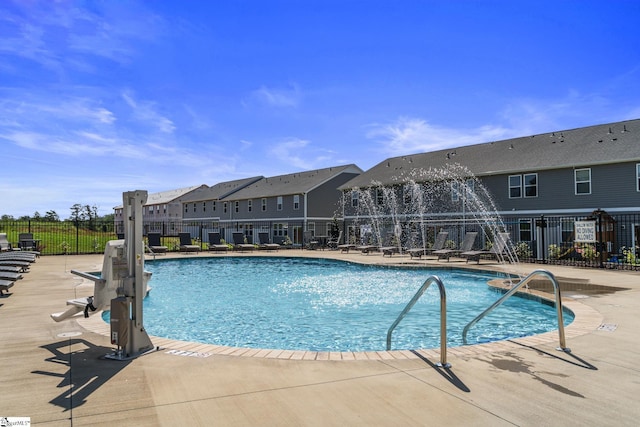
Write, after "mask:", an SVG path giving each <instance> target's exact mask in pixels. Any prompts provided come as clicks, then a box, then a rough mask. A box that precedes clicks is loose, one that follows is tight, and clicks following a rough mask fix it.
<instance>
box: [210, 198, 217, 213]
mask: <svg viewBox="0 0 640 427" xmlns="http://www.w3.org/2000/svg"><path fill="white" fill-rule="evenodd" d="M212 204H213V207H212V208H211V209H212V210H213V211H214V212H215V211H216V201H215V200H214V201H213V202H212Z"/></svg>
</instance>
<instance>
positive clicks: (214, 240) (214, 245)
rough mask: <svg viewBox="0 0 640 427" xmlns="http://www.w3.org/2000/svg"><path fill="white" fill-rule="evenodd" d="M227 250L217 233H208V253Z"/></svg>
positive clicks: (227, 247)
mask: <svg viewBox="0 0 640 427" xmlns="http://www.w3.org/2000/svg"><path fill="white" fill-rule="evenodd" d="M228 250H229V246H227V245H225V244H224V243H222V240H221V239H220V233H219V232H216V231H213V232H211V233H209V252H211V251H213V252H227V251H228Z"/></svg>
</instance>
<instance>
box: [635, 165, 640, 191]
mask: <svg viewBox="0 0 640 427" xmlns="http://www.w3.org/2000/svg"><path fill="white" fill-rule="evenodd" d="M636 191H640V163H636Z"/></svg>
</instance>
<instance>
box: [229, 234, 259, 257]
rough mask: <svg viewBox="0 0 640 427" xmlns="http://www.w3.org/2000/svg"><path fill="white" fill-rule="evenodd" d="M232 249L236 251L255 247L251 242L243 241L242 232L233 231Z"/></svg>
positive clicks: (249, 249)
mask: <svg viewBox="0 0 640 427" xmlns="http://www.w3.org/2000/svg"><path fill="white" fill-rule="evenodd" d="M233 249H235V250H237V251H241V252H243V251H252V250H254V249H255V247H254V246H253V245H252V244H251V243H245V242H244V233H243V232H237V233H233Z"/></svg>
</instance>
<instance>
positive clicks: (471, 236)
mask: <svg viewBox="0 0 640 427" xmlns="http://www.w3.org/2000/svg"><path fill="white" fill-rule="evenodd" d="M477 236H478V233H477V232H475V231H471V232H468V233H467V234H465V235H464V239H463V240H462V244H461V245H460V249H440V250H437V251H433V254H434V255H437V256H438V259H439V260H440V259H444V258H446V259H447V262H449V258H450V257H452V256H456V255H458V254H461V253H462V252H469V251H470V250H471V249H473V245H474V243H475V242H476V237H477Z"/></svg>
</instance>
